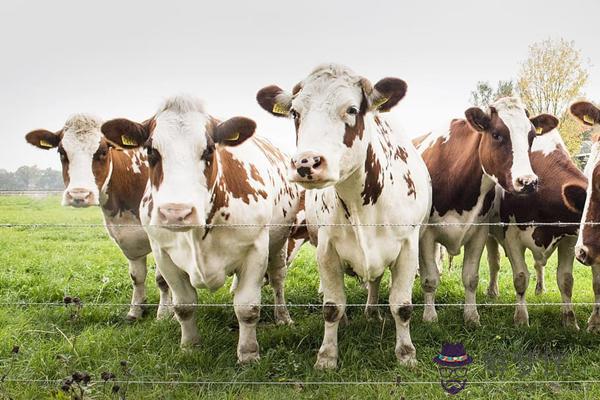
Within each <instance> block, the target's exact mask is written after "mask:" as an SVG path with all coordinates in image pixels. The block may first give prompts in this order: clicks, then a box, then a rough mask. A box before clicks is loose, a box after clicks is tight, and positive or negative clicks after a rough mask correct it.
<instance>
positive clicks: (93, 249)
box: [0, 196, 600, 399]
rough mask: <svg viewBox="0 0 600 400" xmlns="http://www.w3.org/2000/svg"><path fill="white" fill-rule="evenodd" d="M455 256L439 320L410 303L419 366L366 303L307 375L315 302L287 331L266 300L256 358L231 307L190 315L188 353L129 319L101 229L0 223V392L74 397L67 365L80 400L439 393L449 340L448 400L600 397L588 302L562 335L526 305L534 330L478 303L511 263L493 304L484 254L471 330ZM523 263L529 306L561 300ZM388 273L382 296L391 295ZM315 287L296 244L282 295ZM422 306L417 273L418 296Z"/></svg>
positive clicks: (5, 212)
mask: <svg viewBox="0 0 600 400" xmlns="http://www.w3.org/2000/svg"><path fill="white" fill-rule="evenodd" d="M0 223H2V224H9V223H15V224H75V225H77V224H80V225H85V224H101V223H102V220H101V215H100V210H99V209H97V208H91V209H83V210H82V209H72V208H64V207H61V206H60V199H59V197H58V196H49V197H44V198H29V197H20V196H19V197H17V196H15V197H0ZM461 261H462V260H461V257H456V258H455V266H454V268H453V269H452V270H450V271H448V270H447V269H444V272H443V275H442V281H441V285H440V288H439V290H438V298H437V302H438V303H439V304H440V307H439V308H438V312H439V323H438V324H433V325H432V324H425V323H423V322H422V321H421V314H422V308H421V307H418V306H416V307H415V312H414V314H413V319H412V322H411V333H412V338H413V343H414V345H415V347H416V349H417V358H418V366H417V367H416V368H414V369H407V368H404V367H401V366H399V365H398V364H397V362H396V358H395V355H394V343H395V337H394V335H395V328H394V323H393V319H392V318H391V315H390V314H389V310H388V309H387V308H384V309H383V310H382V311H383V312H382V314H383V315H384V320H383V321H367V320H366V318H365V317H364V316H363V310H362V307H349V309H348V317H349V325H348V326H344V327H342V328H341V329H340V368H339V369H338V370H336V371H332V372H320V371H315V370H314V369H313V364H314V362H315V359H316V353H317V351H318V348H319V346H320V343H321V340H322V332H323V317H322V313H321V308H320V307H319V306H298V307H296V306H291V307H290V313H291V314H292V318H293V319H294V320H295V324H294V325H292V326H277V325H275V324H274V322H273V321H274V319H273V310H272V308H270V307H264V308H263V309H262V313H261V323H260V326H259V328H258V341H259V344H260V346H261V360H260V362H258V363H256V364H253V365H249V366H238V365H236V356H235V346H236V342H237V322H236V319H235V316H234V313H233V309H232V307H229V306H226V307H214V306H211V307H201V308H200V309H199V310H198V326H199V329H200V334H201V337H202V344H201V346H200V347H198V348H197V349H194V350H192V351H189V352H182V351H181V350H180V349H179V325H178V323H177V322H176V321H173V320H166V321H156V320H155V319H154V316H153V314H154V312H155V308H150V309H149V310H148V313H147V315H146V317H145V318H144V319H143V320H141V321H138V322H135V323H129V322H126V321H125V319H124V316H125V314H126V312H127V308H128V307H127V304H128V303H129V300H130V298H129V296H130V293H131V290H130V278H129V276H128V272H127V268H126V261H125V259H124V257H123V256H122V255H121V253H120V251H119V249H118V248H117V246H116V245H115V244H114V243H113V242H112V241H111V240H110V239H109V237H108V235H107V233H106V232H105V230H104V228H103V227H101V226H97V227H85V226H79V227H69V228H65V227H23V226H14V227H1V228H0V303H2V304H1V306H0V398H13V399H34V398H35V399H43V398H57V399H66V398H71V397H69V396H71V394H72V393H69V394H67V393H65V392H63V391H62V390H61V384H62V383H61V381H62V379H64V378H66V377H68V376H70V375H71V374H72V373H74V372H76V371H80V372H86V373H88V374H90V376H91V382H90V383H89V384H88V385H87V386H86V389H85V390H86V392H85V395H84V398H86V399H109V398H119V397H118V396H123V398H127V399H183V398H185V399H195V398H234V399H255V398H257V399H276V398H311V399H321V398H356V399H363V398H381V399H388V398H389V399H401V398H405V399H412V398H419V399H425V398H427V399H429V398H431V399H436V398H444V397H446V395H445V393H444V392H443V390H442V389H441V387H440V385H439V382H438V381H439V375H438V371H437V369H436V367H435V364H434V363H433V362H432V361H431V360H432V358H433V357H434V356H435V355H437V353H438V352H439V350H440V348H441V345H442V343H444V342H461V343H463V344H464V345H465V347H466V349H467V351H468V353H469V354H470V355H471V356H472V357H473V359H474V363H473V364H472V365H471V366H470V369H469V375H468V378H469V384H468V386H467V388H466V389H465V390H464V391H463V392H461V394H459V395H457V396H456V397H457V398H461V397H462V398H485V399H488V398H489V399H503V398H517V397H519V398H523V399H526V398H527V399H529V398H531V399H545V398H564V399H582V398H589V399H594V398H600V383H598V384H595V383H590V382H587V383H582V382H581V381H590V380H591V381H594V380H597V379H598V377H599V376H600V350H599V347H598V344H599V343H600V337H598V336H596V335H592V334H589V333H587V332H586V331H585V327H586V325H587V324H586V322H587V318H588V316H589V314H590V312H591V306H584V305H582V306H577V307H576V309H575V310H576V313H577V319H578V323H579V326H580V327H581V328H582V330H581V331H580V332H573V331H569V330H566V329H564V328H563V327H562V326H561V324H560V308H559V306H551V305H544V306H533V305H532V306H530V307H529V313H530V322H531V326H530V327H529V328H516V327H514V326H513V322H512V317H513V312H514V307H512V306H506V307H499V306H485V304H486V303H512V302H514V290H513V284H512V276H511V272H510V265H509V264H508V261H507V260H506V259H503V261H502V269H501V272H500V277H501V279H500V293H501V295H500V298H498V299H488V298H487V297H486V296H485V289H486V285H487V282H488V272H487V263H486V261H485V256H484V257H483V259H482V262H481V267H480V277H481V279H480V284H479V289H478V293H477V299H478V302H479V303H482V305H481V306H480V308H479V310H480V314H481V324H482V326H481V327H480V328H476V329H468V328H466V327H464V326H463V318H462V308H461V307H454V306H448V307H444V306H443V303H461V302H462V301H463V289H462V283H461V274H460V265H461ZM528 263H529V265H530V266H531V268H530V272H531V273H532V278H531V281H530V285H529V289H528V292H527V300H528V302H529V303H530V304H532V303H541V302H560V301H561V300H560V295H559V292H558V288H557V287H556V283H555V282H556V280H555V271H556V256H554V257H553V258H552V259H551V261H550V263H549V265H548V267H547V269H546V279H547V281H546V289H547V291H546V293H545V294H543V295H541V296H536V295H535V294H534V289H535V273H534V270H533V267H532V266H533V263H532V260H531V258H528ZM149 270H150V271H149V274H148V279H147V283H146V286H147V287H148V291H149V292H148V302H149V303H156V302H157V301H158V291H157V289H156V287H155V284H154V268H153V267H151V268H150V269H149ZM388 275H389V273H388ZM388 275H386V280H385V281H384V285H382V288H383V289H382V295H381V301H380V302H382V303H383V302H387V293H388V291H387V278H389V276H388ZM574 276H575V286H574V294H573V301H574V302H592V301H593V294H592V288H591V273H590V269H589V268H588V267H584V266H582V265H581V264H578V263H576V264H575V268H574ZM318 284H319V283H318V274H317V270H316V263H315V260H314V250H313V249H312V248H310V246H305V247H304V248H303V250H302V251H301V253H300V255H299V257H298V258H297V259H296V260H295V262H294V264H293V265H292V266H291V267H290V269H289V272H288V278H287V282H286V288H287V301H288V303H290V304H318V303H320V298H319V295H318V293H317V288H318ZM346 284H347V288H348V289H347V294H348V302H349V303H364V302H365V301H366V290H364V289H363V288H362V287H361V285H360V284H358V283H357V281H356V280H355V279H353V278H346ZM227 286H228V285H227ZM65 296H68V297H71V298H73V297H78V298H79V299H81V302H82V304H83V305H82V306H77V305H72V304H71V305H67V306H51V305H28V306H26V305H15V304H14V303H18V302H27V303H30V302H33V303H45V302H57V303H61V302H63V299H64V298H65ZM422 300H423V296H422V293H421V290H420V283H419V282H418V280H417V283H416V285H415V290H414V295H413V302H414V303H421V302H422ZM199 302H200V303H211V304H213V303H231V296H230V294H229V292H228V288H223V289H220V290H218V291H216V292H214V293H209V292H206V291H199ZM90 303H115V304H121V306H119V305H117V306H94V305H93V304H90ZM263 303H264V304H272V291H271V289H270V288H269V287H265V288H264V290H263ZM15 345H18V346H19V352H18V354H16V355H14V354H12V353H11V351H12V349H13V346H15ZM122 361H125V362H126V363H124V364H125V366H123V365H121V362H122ZM102 372H112V373H114V374H115V375H116V378H115V379H116V380H118V381H119V383H118V385H119V388H120V389H119V392H118V393H116V394H115V393H112V388H113V386H114V383H113V382H112V381H109V382H108V383H104V382H103V380H102V378H101V374H102ZM2 376H4V379H3V382H2V379H1V377H2ZM554 381H578V383H577V382H575V383H573V382H570V383H564V382H563V383H556V382H554ZM244 382H246V383H244ZM261 382H264V383H262V384H261ZM396 382H397V383H396ZM486 382H487V383H486ZM74 389H77V390H75V391H76V392H77V393H79V391H78V390H79V389H78V388H74Z"/></svg>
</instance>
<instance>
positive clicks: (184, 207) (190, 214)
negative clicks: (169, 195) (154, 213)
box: [158, 203, 196, 225]
mask: <svg viewBox="0 0 600 400" xmlns="http://www.w3.org/2000/svg"><path fill="white" fill-rule="evenodd" d="M158 215H159V216H160V222H161V224H164V225H192V224H193V223H194V222H195V220H196V218H195V217H196V209H195V208H194V206H192V205H191V204H179V203H167V204H163V205H161V206H160V207H158Z"/></svg>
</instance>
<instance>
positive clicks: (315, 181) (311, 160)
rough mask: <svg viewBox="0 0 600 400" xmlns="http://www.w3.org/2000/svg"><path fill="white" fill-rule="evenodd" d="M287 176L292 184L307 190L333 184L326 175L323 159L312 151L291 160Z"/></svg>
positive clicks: (325, 163) (324, 160)
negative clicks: (299, 185) (297, 184)
mask: <svg viewBox="0 0 600 400" xmlns="http://www.w3.org/2000/svg"><path fill="white" fill-rule="evenodd" d="M289 175H290V177H289V179H290V180H291V181H292V182H296V183H299V184H301V185H302V186H305V187H307V188H309V189H314V188H320V187H324V186H327V185H328V184H330V183H332V182H333V179H331V177H330V176H329V174H328V169H327V160H326V159H325V157H324V156H323V155H321V154H318V153H316V152H312V151H307V152H304V153H300V154H297V155H296V156H295V157H293V158H292V160H291V164H290V173H289Z"/></svg>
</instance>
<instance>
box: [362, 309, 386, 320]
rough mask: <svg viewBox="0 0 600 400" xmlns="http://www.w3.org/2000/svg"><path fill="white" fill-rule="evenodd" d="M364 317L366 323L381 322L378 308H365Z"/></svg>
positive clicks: (381, 318)
mask: <svg viewBox="0 0 600 400" xmlns="http://www.w3.org/2000/svg"><path fill="white" fill-rule="evenodd" d="M365 317H366V318H367V320H368V321H383V317H382V316H381V312H380V311H379V307H369V306H367V307H365Z"/></svg>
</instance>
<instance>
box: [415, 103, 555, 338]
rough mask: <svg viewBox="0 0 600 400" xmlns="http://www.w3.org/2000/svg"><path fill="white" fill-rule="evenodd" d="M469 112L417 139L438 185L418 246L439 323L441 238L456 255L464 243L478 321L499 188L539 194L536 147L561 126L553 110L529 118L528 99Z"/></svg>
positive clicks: (469, 304)
mask: <svg viewBox="0 0 600 400" xmlns="http://www.w3.org/2000/svg"><path fill="white" fill-rule="evenodd" d="M465 117H466V119H454V120H452V121H451V122H450V124H449V126H445V127H443V128H442V129H439V130H437V131H433V132H430V133H429V134H427V135H425V136H422V137H420V138H416V139H415V140H414V142H415V143H416V145H417V149H418V150H419V151H420V153H421V155H422V157H423V159H424V160H425V164H427V168H428V170H429V174H430V175H431V182H432V187H433V206H432V208H431V211H430V218H429V223H430V225H428V226H427V227H426V229H424V232H423V233H422V237H421V241H420V246H419V249H420V250H419V254H420V277H421V286H422V288H423V292H424V300H425V303H426V305H425V306H424V310H423V320H424V321H427V322H433V321H437V312H436V310H435V305H434V303H435V292H436V289H437V287H438V285H439V279H440V278H439V272H438V269H437V267H436V262H435V253H436V251H435V250H436V243H440V244H442V245H443V246H444V247H446V249H447V250H448V253H449V254H450V255H457V254H458V253H459V252H460V250H461V248H462V247H463V246H464V248H465V250H464V252H465V254H464V260H463V269H462V281H463V285H464V288H465V306H464V321H465V323H466V324H467V325H473V326H479V325H480V322H479V313H478V312H477V306H476V296H475V295H476V291H477V285H478V283H479V262H480V259H481V254H482V252H483V248H484V246H485V243H486V240H487V237H488V231H489V229H488V228H489V227H488V226H487V225H486V224H488V223H489V221H490V216H491V215H492V213H493V212H492V209H493V205H494V201H495V197H496V185H499V186H500V187H501V188H502V189H504V190H505V191H507V192H509V193H513V194H515V195H527V194H531V193H533V192H535V191H536V189H537V184H538V178H537V176H536V175H535V174H534V172H533V170H532V168H531V164H530V161H529V148H530V147H531V143H532V141H533V139H534V137H535V136H536V131H539V134H541V135H543V134H545V133H547V132H549V131H551V130H552V129H554V128H555V127H556V123H557V121H556V118H554V117H553V116H551V115H547V114H542V115H540V116H537V117H536V118H532V119H531V120H530V119H529V117H528V116H527V113H526V110H525V107H524V106H523V104H522V103H521V101H520V100H519V99H517V98H514V97H507V98H502V99H499V100H497V101H495V102H494V103H492V104H491V105H490V106H489V107H488V109H487V110H485V111H484V110H482V109H481V108H478V107H471V108H469V109H467V110H466V111H465ZM519 279H520V278H519ZM514 283H515V287H518V288H520V287H521V286H522V283H521V282H520V281H518V280H515V282H514ZM518 291H520V290H518Z"/></svg>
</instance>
